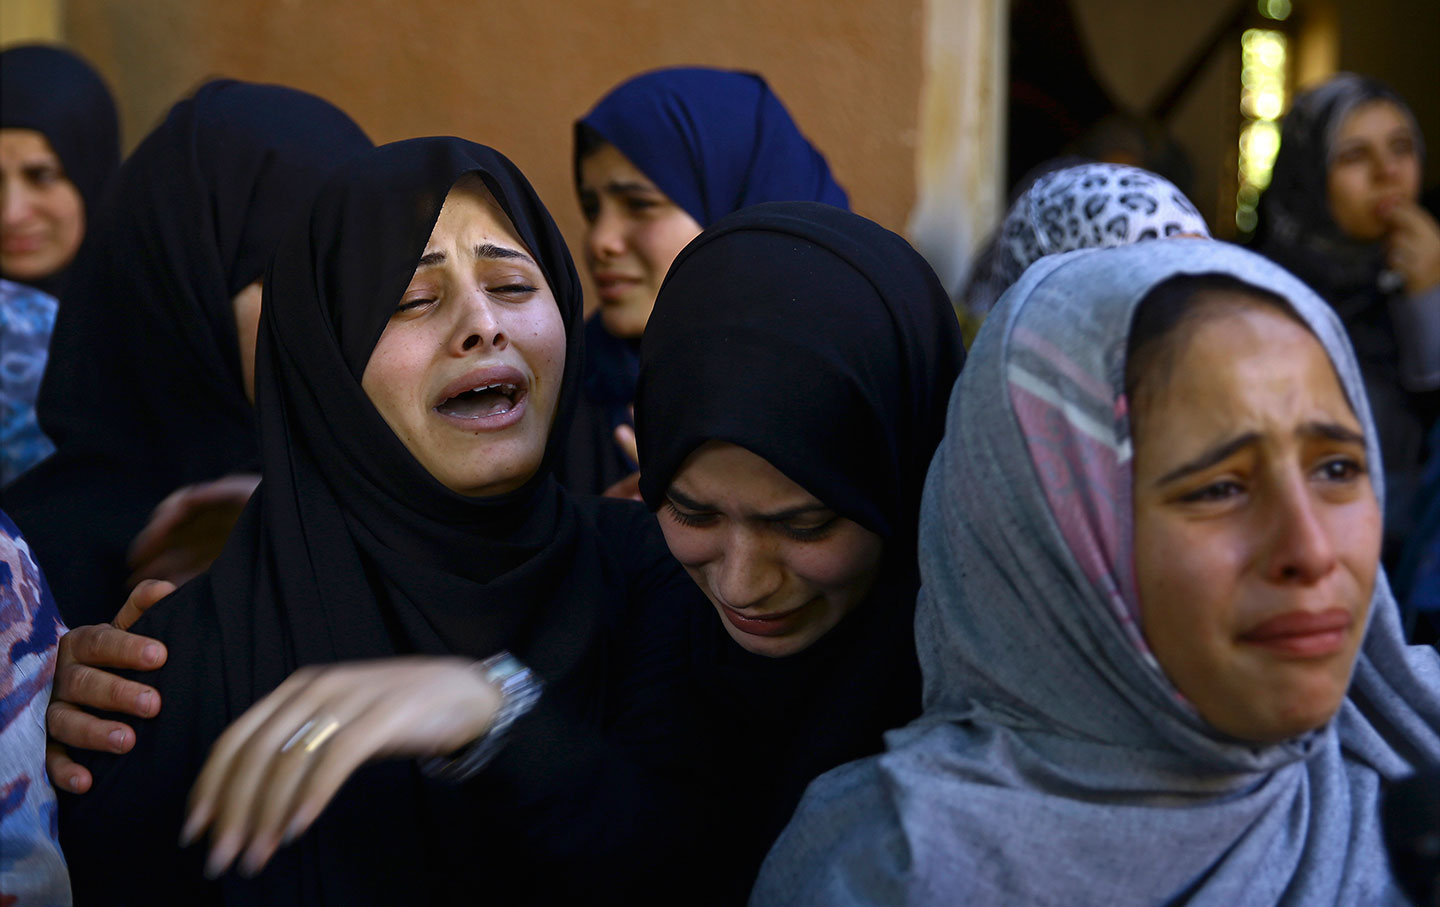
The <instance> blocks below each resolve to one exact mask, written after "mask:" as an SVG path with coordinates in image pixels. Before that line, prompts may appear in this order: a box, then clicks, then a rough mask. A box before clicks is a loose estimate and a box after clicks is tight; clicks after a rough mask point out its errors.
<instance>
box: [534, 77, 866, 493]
mask: <svg viewBox="0 0 1440 907" xmlns="http://www.w3.org/2000/svg"><path fill="white" fill-rule="evenodd" d="M575 185H576V189H577V191H578V192H579V194H580V206H581V208H582V209H583V211H584V214H585V221H586V224H587V232H586V236H585V256H584V257H585V263H586V266H587V267H588V268H589V270H590V276H591V278H592V279H593V280H594V283H595V287H596V290H597V291H598V293H599V298H600V309H599V311H598V312H597V313H596V314H595V315H594V316H593V317H592V318H591V319H590V320H589V322H588V323H587V325H586V331H585V347H586V352H587V354H588V355H587V357H586V363H585V376H584V399H583V402H582V405H581V406H580V407H579V411H578V413H577V418H576V422H575V427H574V430H573V431H572V433H571V436H570V437H571V441H570V445H569V449H568V450H567V451H566V455H565V456H564V457H563V458H562V462H561V464H560V467H559V475H560V477H561V479H562V481H564V483H565V484H566V485H568V486H569V487H570V488H571V489H573V490H576V491H585V492H600V491H603V490H605V489H607V488H610V487H611V486H612V485H614V484H615V483H616V482H622V480H626V478H627V477H630V480H629V482H628V484H627V483H623V482H622V485H621V486H620V487H619V488H617V489H616V492H618V493H623V494H628V495H631V496H638V494H637V493H636V492H635V490H634V484H633V474H634V472H635V470H636V467H637V464H636V462H635V459H634V457H633V455H631V454H627V453H625V452H622V449H621V447H620V446H619V445H618V444H617V443H616V429H617V427H621V426H623V427H624V428H623V429H622V433H624V434H626V435H627V436H629V435H628V433H629V431H630V427H631V426H632V425H633V420H632V418H631V415H630V406H631V404H632V402H633V401H634V399H635V381H636V375H637V373H638V370H639V362H640V360H639V341H640V336H641V334H643V333H644V331H645V323H646V321H647V320H648V319H649V317H650V310H651V309H652V308H653V307H654V305H655V296H656V294H657V293H658V292H659V290H660V283H661V281H662V280H664V278H665V274H666V272H667V271H668V270H669V268H670V263H671V262H672V261H673V260H674V259H675V256H676V255H677V254H679V252H680V250H681V249H683V248H684V247H685V245H686V244H687V243H688V242H690V240H692V239H694V238H695V237H696V236H698V235H699V234H700V231H701V230H703V229H705V228H706V227H709V226H710V225H711V224H712V223H714V222H715V221H717V220H719V219H720V218H721V217H724V216H725V215H726V214H729V213H731V212H733V211H737V210H739V209H740V208H744V207H748V206H750V205H756V204H760V203H761V202H772V201H817V202H823V203H825V204H829V205H834V206H836V207H839V208H846V209H848V208H849V203H848V199H847V198H846V195H845V190H844V189H841V188H840V185H839V184H838V183H836V182H835V179H834V177H832V176H831V174H830V167H829V165H827V164H826V163H825V158H824V157H823V156H821V154H820V152H819V151H817V150H815V147H814V146H813V145H811V144H810V142H809V141H808V140H806V138H805V136H803V135H801V133H800V130H799V128H798V127H797V126H796V125H795V121H794V120H792V119H791V118H790V114H789V113H788V112H787V111H786V110H785V107H784V105H782V104H781V103H780V99H779V98H777V97H776V96H775V93H774V92H772V91H771V90H770V86H769V85H768V84H766V82H765V80H764V79H763V78H761V77H760V76H758V75H755V74H753V73H744V72H730V71H726V70H719V69H705V68H674V69H661V70H656V71H654V72H649V73H645V74H644V75H640V76H636V77H635V78H633V79H631V80H629V81H628V82H625V83H623V84H622V85H620V86H619V87H618V88H616V89H615V90H614V91H612V92H610V94H608V95H606V96H605V97H604V98H603V99H601V101H600V103H598V104H596V105H595V108H594V109H593V110H591V111H590V112H589V113H588V114H586V115H585V116H584V117H582V118H581V119H580V120H579V122H577V123H576V124H575ZM629 437H633V436H629Z"/></svg>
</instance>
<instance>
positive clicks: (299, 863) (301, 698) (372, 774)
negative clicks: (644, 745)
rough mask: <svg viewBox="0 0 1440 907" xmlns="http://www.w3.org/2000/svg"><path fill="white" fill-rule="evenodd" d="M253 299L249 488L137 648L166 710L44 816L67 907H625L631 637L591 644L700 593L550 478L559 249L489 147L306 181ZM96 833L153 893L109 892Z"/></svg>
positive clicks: (413, 149)
mask: <svg viewBox="0 0 1440 907" xmlns="http://www.w3.org/2000/svg"><path fill="white" fill-rule="evenodd" d="M264 292H265V301H264V304H263V306H262V310H261V324H260V341H259V346H258V351H257V369H256V403H257V405H256V413H257V415H258V418H259V446H260V460H261V464H262V466H263V471H264V474H265V481H264V482H263V483H262V485H261V486H260V488H259V490H258V491H257V492H256V495H255V497H254V499H252V501H251V503H250V506H249V507H248V508H247V509H246V511H245V513H244V515H243V516H242V518H241V520H240V522H239V523H238V524H237V526H236V529H235V532H234V533H233V535H232V536H231V538H230V541H229V542H228V544H227V545H226V547H225V550H224V552H223V553H222V554H221V556H220V557H219V559H217V560H216V562H215V564H214V565H213V567H212V568H211V569H210V570H209V571H208V572H207V573H205V574H203V575H202V576H200V577H199V578H197V579H196V580H194V581H193V582H191V583H189V584H187V585H186V586H184V587H182V588H181V589H180V590H179V591H178V592H176V593H174V594H173V595H171V596H170V597H169V598H168V599H166V600H165V602H164V603H163V605H162V606H161V607H159V608H156V609H155V610H153V611H151V612H150V613H148V614H146V615H145V617H144V618H142V619H141V621H140V622H139V623H138V624H137V625H136V630H137V632H141V633H146V634H147V635H151V636H153V637H155V638H156V639H158V640H160V641H162V642H163V643H164V644H165V645H166V646H167V648H168V653H169V658H168V660H167V661H166V662H165V665H164V667H163V668H161V669H160V670H158V671H156V672H154V673H153V674H152V675H147V676H146V679H147V680H153V683H154V685H155V687H156V689H157V690H158V691H159V693H160V695H161V696H163V697H164V702H165V705H164V709H163V710H162V711H161V712H160V714H159V716H158V717H157V718H153V719H150V720H148V721H145V722H141V723H138V724H137V725H136V727H135V732H136V738H137V741H138V742H137V744H136V747H135V750H134V751H133V752H131V753H130V754H128V755H126V756H124V757H120V758H118V759H115V758H113V757H93V761H92V763H91V765H92V768H93V770H94V771H95V772H96V779H95V786H94V789H93V791H92V792H91V793H89V794H87V795H86V796H85V797H83V798H74V799H72V800H70V801H69V808H68V811H67V812H66V813H65V815H64V816H63V817H62V820H61V823H60V824H61V828H62V829H63V831H62V844H63V845H64V847H65V851H66V854H67V856H68V857H69V858H70V861H71V866H72V867H73V869H74V875H75V877H76V879H77V882H76V892H77V894H76V897H77V900H81V899H83V898H85V897H93V898H95V899H96V900H101V899H103V900H105V901H106V902H107V903H118V902H126V901H127V899H128V900H130V901H138V900H144V901H147V902H152V903H153V902H156V901H164V902H175V903H209V902H217V901H226V902H231V903H234V902H241V901H244V902H252V903H265V904H286V903H296V904H300V903H304V904H317V903H325V904H331V903H333V904H347V905H348V904H355V903H454V902H457V901H460V900H471V899H473V898H474V897H475V894H476V892H479V891H484V892H485V893H486V894H488V895H490V896H492V897H493V898H495V899H496V900H498V901H501V902H506V903H515V902H516V901H517V900H520V901H524V902H527V903H566V902H570V901H573V900H576V899H579V898H581V897H584V898H585V899H586V900H587V901H593V900H595V899H596V898H597V897H599V898H603V899H606V900H613V901H621V902H626V901H628V902H631V903H633V902H636V901H637V900H641V898H640V897H639V896H633V897H627V890H626V888H627V886H628V885H629V884H630V883H631V882H632V881H634V876H635V875H636V874H639V873H642V872H643V873H645V874H647V875H648V874H649V873H651V872H652V871H653V872H658V871H661V870H657V869H654V868H653V867H651V866H650V864H649V862H648V861H647V860H645V859H642V858H640V857H639V856H638V855H639V854H640V853H642V852H649V851H647V850H646V849H645V848H642V847H638V846H632V847H630V848H629V851H628V853H626V854H624V855H623V858H621V856H619V855H616V854H615V853H613V849H615V848H619V847H622V846H623V845H624V844H625V843H626V842H633V841H634V840H635V835H636V834H637V833H638V832H639V830H643V829H645V828H654V827H656V823H653V822H648V823H647V822H646V817H647V816H648V815H650V813H649V810H650V808H651V807H652V806H655V808H657V809H658V808H660V806H659V801H658V795H657V797H652V796H651V794H650V793H647V792H649V791H653V790H654V789H653V788H651V787H648V786H646V785H644V784H641V783H640V782H639V781H638V780H637V777H638V774H639V773H640V771H641V770H640V768H639V767H638V766H639V762H640V760H639V759H630V758H628V757H627V756H626V752H628V745H627V744H624V743H618V744H617V743H614V741H617V740H620V741H626V740H630V739H644V740H648V739H649V737H650V736H651V735H658V736H663V735H664V734H665V732H666V728H665V726H664V725H662V724H660V723H659V722H654V721H652V722H649V723H648V724H645V723H644V722H641V720H640V719H641V717H643V716H648V715H650V714H651V713H650V712H649V711H648V709H649V706H648V705H647V701H648V700H647V695H648V693H647V692H646V691H643V690H642V691H640V692H639V693H638V694H637V695H635V696H630V695H627V689H624V688H622V680H624V678H623V677H619V676H618V675H617V665H623V666H624V668H625V670H626V671H627V672H629V673H631V674H635V673H637V672H640V671H641V669H642V667H643V666H642V665H640V664H639V663H638V662H637V661H636V660H635V659H632V658H627V657H625V656H624V655H623V653H622V649H624V648H625V647H626V646H627V645H629V644H630V643H631V642H634V643H636V644H637V645H644V644H648V643H649V639H650V636H649V635H644V636H643V638H642V637H641V635H640V634H635V636H634V638H631V637H621V636H620V635H619V634H618V633H616V632H612V631H614V629H615V626H614V625H616V624H618V623H619V622H620V621H621V620H622V618H623V617H624V616H625V614H626V612H627V611H628V610H629V609H630V608H634V609H638V610H640V611H642V612H645V613H651V612H664V611H666V610H679V609H680V607H681V605H682V604H683V603H686V602H691V603H693V602H694V599H695V597H696V596H695V593H694V590H693V587H692V586H691V584H690V582H689V581H688V579H686V577H685V576H684V575H683V574H682V573H681V572H680V571H679V569H678V568H677V567H676V566H675V565H674V563H673V561H672V560H671V559H670V558H669V555H668V554H667V552H666V551H665V547H664V542H663V540H662V539H661V538H660V536H659V532H658V530H657V528H656V527H655V526H654V522H653V520H651V519H650V517H649V514H647V513H646V511H645V509H644V508H643V507H642V506H640V505H639V504H637V503H634V502H628V501H615V500H606V499H601V498H584V499H578V498H574V497H571V496H569V495H568V494H567V493H566V492H565V491H564V490H563V489H562V488H561V487H560V485H559V484H558V483H557V482H556V481H555V479H554V478H553V477H552V476H551V474H550V472H551V460H552V457H553V455H554V452H555V451H556V450H557V449H558V448H559V447H560V446H561V445H563V443H564V434H565V429H566V428H567V427H568V425H569V420H570V416H571V413H572V411H573V408H574V405H575V401H576V396H577V392H578V389H579V381H580V373H581V364H580V361H579V356H578V352H579V350H580V346H581V343H582V331H583V320H582V303H581V297H580V285H579V279H578V277H577V275H576V272H575V268H574V265H573V263H572V262H571V259H570V256H569V253H568V251H567V250H566V248H565V243H564V239H563V237H562V236H561V234H560V232H559V230H558V229H557V228H556V227H555V225H554V222H553V221H552V220H551V219H550V216H549V214H548V213H546V211H545V209H544V207H543V206H542V204H541V203H540V200H539V198H538V197H537V196H536V195H535V193H534V190H533V189H532V188H531V187H530V185H529V183H528V182H527V181H526V180H525V178H524V177H523V176H522V175H521V174H520V172H519V171H518V170H516V169H515V167H514V166H513V165H512V164H511V163H510V162H509V161H508V160H506V159H505V158H503V157H502V156H501V155H499V154H498V153H496V152H494V151H493V150H491V149H489V148H485V147H482V146H479V145H472V144H470V143H468V142H464V141H461V140H459V139H447V138H432V139H415V140H412V141H408V142H399V143H396V144H393V145H386V146H383V147H381V148H378V149H376V150H374V151H373V152H371V153H369V154H366V155H363V156H361V157H360V158H359V159H357V160H355V161H354V162H353V163H352V164H350V165H348V166H346V167H344V168H343V169H342V170H341V171H340V172H339V173H337V174H336V175H335V176H334V177H333V178H332V179H331V180H330V181H329V182H328V183H327V184H326V186H325V188H324V189H323V190H322V191H321V193H320V195H319V196H318V198H317V199H316V201H315V203H314V207H313V208H312V210H311V212H310V215H309V217H308V218H303V219H302V220H301V221H300V222H297V223H296V224H295V225H294V227H293V229H292V230H291V232H290V233H288V234H287V236H286V238H285V239H284V240H283V241H282V242H281V244H280V246H279V248H278V249H277V251H276V254H275V258H274V261H273V263H272V265H271V268H270V270H269V272H268V274H267V277H266V281H265V290H264ZM652 599H654V601H653V602H652V601H651V600H652ZM667 605H668V608H667V607H666V606H667ZM667 639H668V637H667ZM670 649H671V651H673V646H671V647H670ZM481 659H483V661H481V662H480V663H479V664H478V665H477V663H476V662H477V660H481ZM655 685H656V686H657V687H661V688H668V686H669V684H668V683H665V682H664V681H660V682H657V683H656V684H655ZM537 692H539V693H540V695H539V697H538V699H537V698H536V696H535V695H534V694H535V693H537ZM632 721H633V722H637V723H641V724H644V727H642V728H641V729H640V730H639V731H637V733H638V734H639V737H638V738H632V737H631V736H628V735H627V734H626V732H625V730H624V726H627V725H628V723H629V722H632ZM227 725H228V729H227ZM222 731H223V732H224V733H223V734H222ZM502 741H503V747H502V746H500V745H499V744H500V742H502ZM457 750H461V751H462V752H461V754H460V755H459V757H458V758H459V760H460V761H459V762H458V763H450V764H447V765H435V764H430V765H429V766H428V770H426V769H422V766H421V765H420V764H417V762H416V760H415V759H414V758H413V757H416V756H421V757H429V756H441V755H444V754H451V753H454V752H456V751H457ZM487 760H488V762H487ZM366 763H369V764H366ZM202 765H204V766H205V767H204V770H203V771H202V770H201V768H202ZM482 766H483V768H484V770H483V771H480V768H481V767H482ZM197 772H199V775H198V780H196V778H197ZM347 779H348V780H347ZM192 782H193V783H194V792H193V794H192V799H191V803H190V805H189V806H188V807H187V806H186V803H185V793H186V791H187V789H190V787H191V785H192ZM342 782H344V786H343V788H342V787H341V783H342ZM457 782H458V783H457ZM327 804H328V805H327ZM322 809H323V814H322ZM182 826H183V828H184V836H185V838H186V840H187V841H188V840H191V839H195V838H197V837H198V835H199V833H200V832H201V831H202V830H203V829H206V828H209V829H211V832H212V833H211V847H210V849H209V852H208V856H207V853H206V852H205V851H204V850H202V849H201V848H199V847H192V848H190V849H188V850H186V851H183V852H179V853H177V852H175V850H174V847H173V843H172V842H173V841H174V840H175V838H176V836H177V835H178V834H180V833H181V829H182ZM117 834H124V835H125V836H126V838H127V840H129V841H130V842H132V843H133V844H134V845H136V846H137V847H138V849H139V850H140V851H142V852H144V853H147V854H150V855H153V856H154V858H155V862H153V863H152V864H151V865H150V866H149V867H148V868H147V873H148V875H149V876H150V877H152V878H154V879H158V880H160V881H158V882H154V883H152V884H149V885H147V886H145V887H144V889H143V890H142V889H141V887H140V886H138V885H137V884H134V883H132V882H127V883H126V884H125V885H121V886H118V888H117V886H115V885H114V884H112V883H111V880H113V879H114V878H116V877H117V876H119V877H122V878H126V879H129V878H130V877H131V876H133V870H131V869H130V868H129V866H128V858H127V857H125V856H124V855H122V854H120V853H119V852H117V849H116V848H115V847H114V843H113V842H114V840H115V835H117ZM282 841H292V842H294V843H293V844H292V846H289V847H284V848H281V843H282ZM577 865H579V866H582V867H584V868H583V870H576V869H575V867H576V866H577ZM231 866H234V867H235V868H237V869H238V870H239V873H228V872H227V870H228V869H229V868H230V867H231ZM560 867H564V869H563V870H562V869H561V868H560ZM206 875H209V876H210V877H212V878H213V877H215V876H221V875H223V878H221V879H220V880H219V881H218V882H215V883H213V884H212V883H208V882H206V880H205V876H206ZM243 876H253V877H254V878H244V877H243ZM635 883H636V884H641V882H638V881H637V882H635ZM117 891H118V897H117Z"/></svg>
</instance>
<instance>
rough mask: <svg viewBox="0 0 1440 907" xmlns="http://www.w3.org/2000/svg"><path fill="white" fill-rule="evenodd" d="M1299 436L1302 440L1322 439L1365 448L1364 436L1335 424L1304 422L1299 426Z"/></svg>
mask: <svg viewBox="0 0 1440 907" xmlns="http://www.w3.org/2000/svg"><path fill="white" fill-rule="evenodd" d="M1299 434H1300V436H1301V437H1304V438H1324V439H1326V440H1328V441H1340V442H1343V443H1346V444H1358V445H1360V446H1361V447H1364V446H1365V436H1364V435H1362V434H1360V432H1358V431H1355V430H1354V429H1352V428H1346V427H1345V426H1344V425H1340V424H1339V423H1337V422H1306V423H1305V424H1304V425H1302V426H1300V431H1299Z"/></svg>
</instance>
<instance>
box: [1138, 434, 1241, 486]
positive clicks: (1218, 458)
mask: <svg viewBox="0 0 1440 907" xmlns="http://www.w3.org/2000/svg"><path fill="white" fill-rule="evenodd" d="M1259 440H1260V435H1259V434H1258V433H1256V432H1253V431H1251V432H1246V433H1245V434H1243V435H1240V436H1238V437H1235V438H1231V439H1230V440H1229V441H1226V442H1224V443H1223V444H1217V445H1216V446H1214V447H1212V448H1210V449H1209V450H1207V451H1205V452H1204V453H1202V454H1201V455H1200V456H1198V457H1196V458H1195V459H1193V460H1191V461H1190V462H1188V463H1185V464H1183V465H1181V466H1179V467H1176V468H1175V469H1172V470H1170V471H1169V472H1167V473H1165V475H1163V476H1161V477H1160V478H1159V479H1157V480H1156V481H1155V484H1156V485H1168V484H1170V483H1171V482H1173V481H1175V480H1176V479H1181V478H1184V477H1185V476H1188V475H1191V474H1192V473H1197V472H1200V471H1202V470H1205V469H1209V468H1210V467H1211V466H1214V465H1215V464H1216V463H1220V462H1222V461H1223V460H1225V458H1227V457H1230V456H1232V455H1233V454H1234V453H1235V452H1236V451H1237V450H1240V449H1241V448H1244V447H1248V446H1249V445H1251V444H1254V443H1256V442H1257V441H1259Z"/></svg>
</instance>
